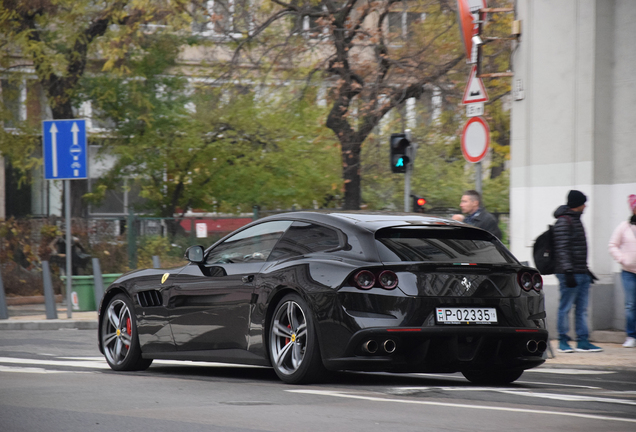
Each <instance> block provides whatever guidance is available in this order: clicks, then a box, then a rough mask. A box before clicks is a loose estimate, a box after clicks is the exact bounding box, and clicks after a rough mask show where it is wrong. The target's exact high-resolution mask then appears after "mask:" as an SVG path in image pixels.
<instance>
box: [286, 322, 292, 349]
mask: <svg viewBox="0 0 636 432" xmlns="http://www.w3.org/2000/svg"><path fill="white" fill-rule="evenodd" d="M287 328H288V329H291V324H287ZM290 342H291V339H290V338H285V345H287V344H288V343H290Z"/></svg>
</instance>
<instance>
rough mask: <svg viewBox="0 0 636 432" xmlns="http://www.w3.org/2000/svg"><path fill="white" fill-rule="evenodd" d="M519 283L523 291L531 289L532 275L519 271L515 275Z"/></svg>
mask: <svg viewBox="0 0 636 432" xmlns="http://www.w3.org/2000/svg"><path fill="white" fill-rule="evenodd" d="M517 280H518V281H519V285H520V286H521V288H523V290H524V291H530V290H531V289H532V275H531V274H530V273H528V272H523V273H519V274H518V275H517Z"/></svg>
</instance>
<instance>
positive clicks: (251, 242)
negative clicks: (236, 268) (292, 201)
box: [205, 221, 292, 264]
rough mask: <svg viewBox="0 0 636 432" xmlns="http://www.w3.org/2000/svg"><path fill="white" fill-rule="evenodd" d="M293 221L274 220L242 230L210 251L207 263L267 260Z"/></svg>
mask: <svg viewBox="0 0 636 432" xmlns="http://www.w3.org/2000/svg"><path fill="white" fill-rule="evenodd" d="M291 224H292V222H291V221H272V222H264V223H261V224H258V225H254V226H252V227H249V228H247V229H244V230H243V231H240V232H238V233H236V234H235V235H233V236H232V237H230V238H228V239H226V240H225V241H223V243H221V244H219V245H218V246H216V247H215V248H214V249H212V250H211V251H210V252H208V255H207V258H206V261H205V262H206V264H222V263H243V262H253V261H266V260H267V258H268V257H269V255H270V253H271V252H272V249H273V248H274V246H275V245H276V242H278V240H279V239H280V238H281V237H282V235H283V234H284V233H285V231H286V230H287V228H289V226H290V225H291Z"/></svg>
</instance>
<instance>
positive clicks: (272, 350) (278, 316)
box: [269, 294, 325, 384]
mask: <svg viewBox="0 0 636 432" xmlns="http://www.w3.org/2000/svg"><path fill="white" fill-rule="evenodd" d="M269 356H270V360H271V362H272V366H273V367H274V371H276V375H278V377H279V378H280V379H281V380H282V381H284V382H286V383H288V384H301V383H308V382H311V381H315V380H317V379H319V378H320V377H321V376H322V375H324V373H325V368H324V365H323V364H322V359H321V357H320V348H319V346H318V338H317V337H316V329H315V327H314V321H313V317H312V315H311V311H310V309H309V307H308V306H307V303H306V302H305V301H304V300H303V299H302V298H301V297H300V296H299V295H297V294H290V295H287V296H285V297H283V299H282V300H281V301H280V302H279V303H278V306H276V309H275V310H274V315H273V318H272V323H271V325H270V328H269Z"/></svg>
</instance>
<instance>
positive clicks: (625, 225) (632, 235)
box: [609, 221, 636, 273]
mask: <svg viewBox="0 0 636 432" xmlns="http://www.w3.org/2000/svg"><path fill="white" fill-rule="evenodd" d="M609 251H610V253H611V254H612V256H613V257H614V259H615V260H616V261H617V262H618V263H619V264H620V265H621V267H622V268H623V270H625V271H628V272H631V273H636V225H632V224H630V223H629V222H627V221H624V222H621V223H620V225H618V226H617V227H616V229H615V230H614V233H613V234H612V238H610V241H609Z"/></svg>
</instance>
